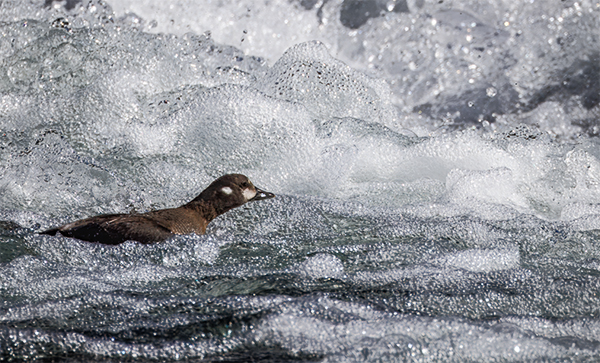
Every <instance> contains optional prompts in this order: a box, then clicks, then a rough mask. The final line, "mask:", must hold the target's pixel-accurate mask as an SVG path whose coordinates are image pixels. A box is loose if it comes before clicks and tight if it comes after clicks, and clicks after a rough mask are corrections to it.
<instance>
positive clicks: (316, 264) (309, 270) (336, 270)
mask: <svg viewBox="0 0 600 363" xmlns="http://www.w3.org/2000/svg"><path fill="white" fill-rule="evenodd" d="M296 270H297V271H298V272H299V273H300V274H302V275H304V276H308V277H311V278H313V279H317V278H341V277H343V276H344V265H343V264H342V261H340V259H339V258H337V257H335V256H333V255H329V254H317V255H315V256H312V257H309V258H307V259H306V260H305V261H304V262H302V263H301V264H300V265H299V266H298V267H297V268H296Z"/></svg>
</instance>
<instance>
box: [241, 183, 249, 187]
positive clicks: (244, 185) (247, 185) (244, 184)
mask: <svg viewBox="0 0 600 363" xmlns="http://www.w3.org/2000/svg"><path fill="white" fill-rule="evenodd" d="M249 186H250V184H248V182H243V183H242V188H248V187H249Z"/></svg>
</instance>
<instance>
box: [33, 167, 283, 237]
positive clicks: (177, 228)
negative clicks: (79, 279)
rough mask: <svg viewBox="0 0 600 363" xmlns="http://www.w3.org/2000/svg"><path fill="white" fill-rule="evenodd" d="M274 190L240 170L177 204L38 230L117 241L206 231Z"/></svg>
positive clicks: (100, 216)
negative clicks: (218, 219)
mask: <svg viewBox="0 0 600 363" xmlns="http://www.w3.org/2000/svg"><path fill="white" fill-rule="evenodd" d="M274 197H275V194H273V193H270V192H266V191H264V190H262V189H260V188H257V187H255V186H254V185H253V184H252V182H251V181H250V180H249V179H248V177H246V176H245V175H242V174H227V175H223V176H221V177H220V178H218V179H216V180H215V181H213V182H212V183H211V184H210V185H209V186H208V187H207V188H206V189H204V191H202V193H200V195H198V196H197V197H196V198H194V199H192V200H191V201H190V202H189V203H186V204H184V205H182V206H180V207H177V208H168V209H160V210H156V211H151V212H147V213H140V214H104V215H98V216H95V217H90V218H86V219H81V220H78V221H75V222H71V223H67V224H65V225H62V226H59V227H56V228H51V229H48V230H45V231H42V232H40V234H45V235H51V236H55V235H56V234H57V233H60V234H61V235H62V236H64V237H71V238H76V239H78V240H82V241H88V242H98V243H101V244H107V245H118V244H121V243H123V242H125V241H136V242H140V243H142V244H150V243H156V242H162V241H165V240H167V239H169V238H171V237H173V236H174V235H185V234H192V233H195V234H199V235H200V234H205V233H206V227H207V226H208V224H209V223H210V222H211V221H212V220H213V219H215V218H216V217H218V216H220V215H221V214H223V213H226V212H227V211H229V210H231V209H234V208H237V207H239V206H242V205H244V204H246V203H247V202H254V201H257V200H264V199H270V198H274Z"/></svg>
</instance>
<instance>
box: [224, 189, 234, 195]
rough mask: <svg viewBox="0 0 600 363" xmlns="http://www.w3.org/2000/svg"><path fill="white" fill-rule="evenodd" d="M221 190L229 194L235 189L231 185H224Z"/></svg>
mask: <svg viewBox="0 0 600 363" xmlns="http://www.w3.org/2000/svg"><path fill="white" fill-rule="evenodd" d="M221 191H222V192H223V193H225V194H227V195H229V194H231V193H233V190H232V189H231V188H230V187H223V188H221Z"/></svg>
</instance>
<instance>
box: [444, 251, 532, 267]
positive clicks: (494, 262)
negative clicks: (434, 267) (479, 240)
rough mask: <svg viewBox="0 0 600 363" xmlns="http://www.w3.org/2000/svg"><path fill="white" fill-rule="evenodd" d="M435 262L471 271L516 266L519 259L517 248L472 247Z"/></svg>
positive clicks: (519, 261)
mask: <svg viewBox="0 0 600 363" xmlns="http://www.w3.org/2000/svg"><path fill="white" fill-rule="evenodd" d="M436 263H437V264H440V265H442V266H448V267H454V268H461V269H465V270H467V271H472V272H491V271H500V270H507V269H511V268H517V267H519V264H520V263H521V259H520V256H519V250H518V248H502V249H493V250H480V249H472V250H467V251H462V252H455V253H452V254H448V255H446V256H443V257H440V258H438V259H437V260H436Z"/></svg>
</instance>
